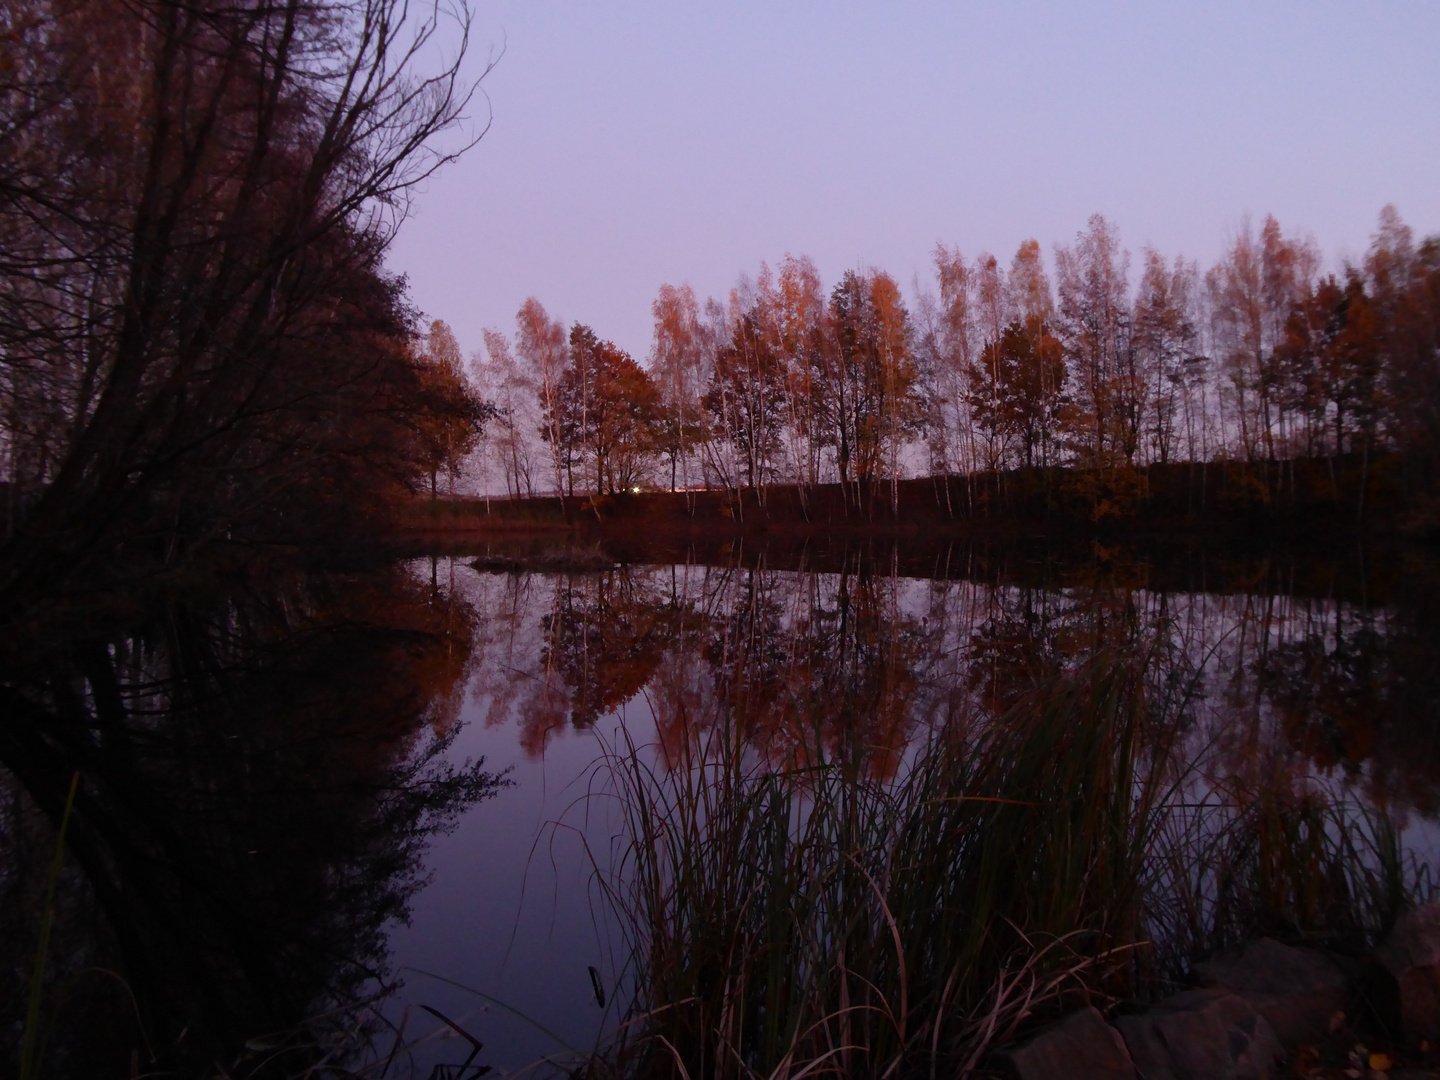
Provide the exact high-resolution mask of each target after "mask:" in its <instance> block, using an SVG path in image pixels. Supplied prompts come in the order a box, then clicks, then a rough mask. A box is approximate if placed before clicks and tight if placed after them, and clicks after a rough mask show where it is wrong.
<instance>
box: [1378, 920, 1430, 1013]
mask: <svg viewBox="0 0 1440 1080" xmlns="http://www.w3.org/2000/svg"><path fill="white" fill-rule="evenodd" d="M1375 959H1377V960H1378V961H1380V963H1381V965H1383V966H1384V968H1385V970H1387V971H1388V972H1389V973H1390V974H1391V975H1393V976H1394V978H1395V983H1396V987H1397V989H1398V990H1399V994H1400V1022H1401V1024H1402V1025H1403V1026H1404V1029H1405V1037H1406V1038H1407V1039H1409V1040H1410V1041H1411V1042H1418V1041H1420V1040H1421V1039H1429V1040H1431V1041H1432V1042H1433V1041H1437V1040H1440V904H1433V903H1432V904H1426V905H1425V906H1423V907H1418V908H1416V909H1415V910H1414V911H1411V912H1408V913H1407V914H1405V915H1403V916H1401V918H1400V920H1399V921H1398V922H1397V923H1396V924H1395V929H1393V930H1391V931H1390V936H1389V937H1388V938H1386V939H1385V944H1383V945H1381V946H1380V947H1379V948H1378V949H1376V950H1375Z"/></svg>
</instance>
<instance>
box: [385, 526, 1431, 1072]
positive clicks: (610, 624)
mask: <svg viewBox="0 0 1440 1080" xmlns="http://www.w3.org/2000/svg"><path fill="white" fill-rule="evenodd" d="M945 554H946V555H948V558H946V557H944V556H942V555H941V553H939V552H923V553H916V552H915V551H914V550H913V549H912V550H908V551H907V550H906V549H904V548H902V547H896V546H883V547H880V548H878V549H842V550H838V551H837V550H824V551H822V552H820V553H818V555H817V554H816V553H814V552H804V551H802V552H799V553H796V552H794V551H782V552H779V553H778V554H776V553H772V552H769V551H765V550H759V551H757V550H754V549H752V550H751V551H749V552H745V551H741V550H738V549H737V550H736V551H735V552H733V554H732V557H731V558H729V559H724V560H716V563H718V564H715V563H712V564H711V565H694V564H691V565H628V566H623V567H616V568H615V569H612V570H608V571H593V570H592V571H587V572H580V573H565V572H549V573H534V572H484V571H476V570H475V569H472V568H471V566H470V565H469V562H470V558H469V557H468V556H457V557H455V558H449V559H438V560H436V561H435V562H434V564H433V566H432V565H430V564H420V565H417V571H418V572H419V573H420V574H421V575H422V577H428V576H429V575H430V574H431V572H432V570H433V573H434V579H435V581H436V585H437V589H438V590H439V591H441V592H443V593H444V594H445V595H446V596H447V597H448V598H450V602H454V603H458V604H463V605H465V606H466V607H468V608H469V609H470V610H472V611H474V612H475V613H477V631H476V637H475V647H474V653H473V658H472V669H471V671H470V673H469V675H468V687H467V690H466V692H465V703H464V706H463V708H462V710H461V712H460V714H459V717H458V720H457V722H458V724H459V725H460V729H459V734H458V735H457V737H456V741H455V743H454V745H453V747H452V749H451V751H450V752H451V753H453V754H457V755H460V756H462V757H463V756H472V757H478V756H482V755H483V756H484V757H485V758H486V760H487V763H488V765H489V766H499V767H504V768H508V769H509V770H510V772H509V773H508V776H509V778H510V779H511V780H512V781H513V782H514V785H515V786H514V787H512V788H510V789H507V790H505V791H502V792H501V793H499V795H498V796H497V798H496V799H495V800H494V801H493V802H488V803H485V804H482V805H480V806H478V807H476V808H475V809H474V810H473V811H472V812H470V813H468V814H467V815H465V816H464V817H463V818H462V819H461V820H460V822H459V825H458V828H457V829H456V830H455V831H454V832H453V833H451V834H450V835H447V836H445V837H444V838H442V839H439V840H437V841H436V842H434V844H433V845H432V847H431V849H430V854H429V856H428V865H429V866H430V867H431V869H432V871H433V874H434V879H433V881H432V882H431V884H430V885H429V886H428V887H427V888H426V889H425V890H424V891H423V892H421V893H420V894H419V895H418V897H417V898H416V900H415V908H414V917H413V920H412V922H411V924H410V925H409V926H408V927H407V928H404V929H402V930H397V931H395V932H393V933H392V934H391V937H390V943H391V947H392V950H393V959H394V962H395V963H396V964H397V965H398V967H399V968H400V969H401V972H402V976H403V978H404V979H405V984H406V985H405V987H404V989H403V990H402V991H401V993H400V994H399V995H398V997H397V1003H396V1005H392V1009H393V1008H395V1007H402V1008H403V1004H402V1003H408V1004H409V1005H411V1006H412V1014H413V1012H414V1009H413V1007H414V1006H419V1005H422V1004H424V1005H430V1006H431V1007H433V1008H437V1009H439V1010H440V1011H441V1012H442V1013H444V1014H445V1015H446V1016H447V1017H449V1018H451V1019H453V1020H455V1021H456V1022H457V1023H458V1024H459V1025H460V1026H462V1027H464V1028H465V1029H466V1030H467V1031H470V1032H471V1033H473V1034H474V1035H475V1036H476V1037H478V1038H480V1039H482V1040H483V1041H484V1042H485V1043H486V1049H485V1051H484V1055H483V1057H484V1060H486V1061H488V1062H490V1063H493V1064H495V1065H497V1066H499V1067H502V1068H505V1069H514V1068H519V1067H521V1066H523V1065H526V1064H529V1063H531V1062H534V1061H536V1060H538V1059H540V1058H541V1057H544V1056H546V1055H557V1056H559V1057H561V1058H563V1057H565V1056H566V1055H567V1054H573V1053H575V1052H577V1051H582V1052H583V1051H585V1050H589V1049H591V1048H593V1047H595V1046H597V1045H599V1044H601V1043H602V1042H603V1041H604V1039H605V1038H606V1036H607V1034H609V1033H610V1032H613V1030H614V1029H615V1027H616V1026H617V1025H618V1024H620V1023H621V1022H622V1020H623V1006H624V1002H625V1001H626V1000H627V993H628V989H629V987H630V985H631V984H630V980H631V979H633V974H634V971H633V968H631V967H628V966H627V964H629V962H630V961H631V959H632V957H631V956H630V954H629V952H628V942H627V939H626V936H625V932H624V930H625V927H624V925H623V920H620V921H618V922H617V919H616V916H615V913H614V911H613V910H612V909H611V907H610V905H609V904H607V900H606V885H607V882H608V881H609V879H610V878H612V877H615V876H617V875H618V876H623V874H624V869H623V866H624V863H623V850H622V849H623V843H622V842H621V841H622V836H623V834H624V823H623V815H622V814H620V813H619V812H618V811H617V810H616V807H615V787H616V785H615V779H614V776H613V771H612V770H613V767H614V764H615V758H616V756H617V755H619V756H623V755H624V754H625V753H626V752H627V750H628V744H632V743H633V744H634V746H635V748H636V749H637V750H640V751H641V752H643V753H644V754H645V755H646V758H645V759H646V761H647V762H649V763H650V764H651V766H652V767H653V768H654V769H656V770H657V771H662V772H663V771H664V770H667V769H671V768H676V767H681V768H683V767H685V762H687V761H689V760H691V759H690V758H688V756H687V746H693V745H694V744H695V743H696V742H697V740H703V739H704V738H705V737H706V735H707V733H712V732H714V731H716V730H720V729H726V730H734V731H736V732H738V733H740V734H741V737H742V738H743V740H744V743H745V746H746V748H747V752H748V753H749V754H750V755H752V756H753V758H754V760H755V761H756V762H758V763H763V765H762V767H766V768H772V769H783V768H785V767H786V766H787V763H788V764H790V765H792V766H793V764H794V763H795V762H796V760H797V755H799V756H803V757H804V758H805V760H813V759H816V758H825V759H827V760H845V761H851V762H858V763H859V764H860V767H861V768H862V769H863V770H864V771H865V772H866V773H868V774H869V775H871V776H873V777H875V778H877V779H880V780H882V781H883V780H885V779H888V778H892V777H894V776H896V775H897V774H899V773H901V772H903V771H904V770H905V769H906V767H907V764H906V763H907V760H908V757H909V756H910V755H913V754H914V753H915V752H916V750H917V748H918V747H921V746H923V745H925V744H926V742H927V740H929V739H930V738H931V737H932V736H933V734H934V732H935V731H937V730H939V729H943V728H944V727H945V726H946V725H954V724H958V723H964V724H970V725H973V724H976V723H979V722H984V721H986V720H987V719H988V720H989V721H990V722H993V721H994V719H995V718H996V717H1000V716H1003V715H1004V714H1005V712H1006V710H1007V709H1010V708H1012V707H1014V706H1015V705H1016V703H1017V702H1020V701H1022V700H1023V699H1024V697H1025V695H1026V694H1027V693H1029V692H1032V691H1033V689H1034V688H1035V687H1036V686H1037V685H1039V684H1041V683H1042V682H1043V680H1045V679H1046V678H1053V677H1054V674H1055V672H1057V671H1064V670H1066V669H1074V668H1076V667H1077V666H1078V665H1080V664H1082V663H1083V662H1084V660H1085V659H1086V658H1087V657H1090V656H1093V655H1094V654H1096V653H1097V652H1101V651H1105V652H1109V653H1111V654H1114V655H1118V656H1136V655H1143V656H1145V657H1148V658H1149V659H1148V663H1149V665H1150V667H1151V669H1152V677H1153V679H1154V681H1155V683H1156V684H1158V685H1165V684H1169V685H1172V686H1179V687H1180V693H1181V694H1182V696H1183V697H1184V699H1185V701H1186V708H1185V715H1184V728H1183V731H1182V732H1180V733H1179V737H1178V738H1177V741H1176V743H1175V745H1174V747H1173V752H1174V753H1175V754H1176V755H1177V757H1179V758H1180V759H1182V760H1183V761H1184V762H1185V763H1186V764H1187V765H1188V766H1189V769H1190V771H1189V773H1188V774H1187V775H1186V776H1185V777H1184V779H1183V783H1184V785H1185V787H1186V790H1187V791H1189V792H1191V796H1189V797H1193V798H1203V797H1205V796H1209V797H1212V798H1213V797H1214V793H1215V792H1217V791H1220V792H1226V791H1231V790H1233V789H1235V788H1236V787H1237V786H1240V787H1243V788H1246V789H1251V788H1253V787H1255V786H1256V785H1258V784H1260V783H1262V782H1264V781H1265V780H1266V779H1268V778H1271V777H1273V776H1275V775H1277V774H1284V775H1285V776H1286V777H1288V778H1289V781H1288V782H1290V783H1292V784H1296V785H1300V786H1305V787H1308V788H1309V789H1312V790H1318V791H1322V792H1324V793H1325V796H1326V797H1327V798H1330V799H1333V800H1335V801H1336V802H1338V803H1340V804H1342V805H1358V806H1365V807H1377V806H1378V807H1385V808H1387V809H1388V810H1390V811H1393V812H1394V813H1395V815H1396V816H1397V820H1399V821H1400V822H1401V824H1402V827H1403V828H1404V830H1405V831H1404V837H1405V844H1406V845H1407V851H1408V852H1409V854H1410V855H1411V856H1412V857H1413V858H1414V859H1415V860H1416V863H1415V868H1416V869H1417V871H1419V870H1420V868H1421V867H1423V866H1428V864H1429V861H1430V858H1431V852H1432V848H1433V840H1434V831H1433V827H1432V822H1433V818H1434V814H1435V811H1436V808H1437V795H1440V746H1437V743H1436V741H1435V739H1434V734H1433V733H1434V730H1435V723H1436V720H1437V711H1436V704H1437V702H1440V675H1437V673H1436V671H1435V666H1434V663H1433V657H1434V656H1435V651H1434V650H1435V644H1436V641H1437V636H1436V635H1437V623H1436V621H1435V615H1436V610H1435V608H1434V607H1433V606H1432V604H1433V594H1429V593H1427V592H1426V591H1425V590H1426V589H1427V588H1428V586H1427V585H1421V584H1416V585H1415V586H1414V587H1413V588H1412V587H1410V586H1409V585H1408V584H1407V585H1401V584H1400V582H1407V583H1408V582H1420V581H1423V580H1425V571H1424V569H1423V566H1421V565H1420V564H1417V566H1416V567H1412V568H1409V569H1406V568H1404V567H1402V566H1399V565H1397V564H1396V563H1395V562H1394V561H1393V560H1392V561H1391V562H1389V563H1387V564H1386V565H1384V567H1383V569H1382V570H1381V572H1379V573H1377V572H1375V570H1374V569H1373V568H1371V567H1367V566H1366V565H1365V558H1364V554H1363V553H1362V552H1360V551H1358V550H1356V551H1354V552H1348V553H1346V552H1342V553H1340V554H1338V555H1337V554H1334V553H1331V554H1329V555H1326V556H1316V555H1314V554H1313V553H1312V554H1309V555H1307V556H1297V555H1293V554H1292V555H1285V554H1278V555H1277V554H1273V553H1269V552H1261V553H1258V554H1256V553H1238V554H1237V553H1235V552H1233V551H1232V552H1225V553H1222V555H1221V556H1218V557H1217V556H1216V555H1215V554H1214V553H1212V552H1203V551H1201V552H1195V551H1190V552H1181V553H1179V554H1178V555H1177V554H1175V553H1173V552H1167V553H1166V555H1168V556H1169V557H1168V558H1165V559H1154V558H1148V559H1147V558H1145V557H1144V556H1143V554H1142V556H1141V557H1139V558H1137V557H1135V553H1134V552H1125V551H1119V550H1116V551H1107V550H1106V549H1104V548H1099V549H1092V550H1090V551H1088V552H1081V553H1079V554H1078V555H1077V553H1075V552H1073V551H1056V550H1051V549H1046V548H1044V547H1041V548H1039V549H1037V550H1034V551H1031V552H1028V553H1026V552H1011V553H1002V555H1001V557H999V558H996V557H995V556H994V555H993V554H992V553H977V552H975V551H973V550H951V551H949V552H947V553H945ZM1007 555H1008V558H1007V557H1006V556H1007ZM1017 556H1018V557H1017ZM807 562H808V563H810V564H812V565H807ZM816 563H818V564H819V567H818V568H816V567H815V566H814V565H813V564H816ZM947 564H948V565H947ZM481 565H491V566H493V565H495V560H494V558H493V553H489V552H481ZM925 570H928V571H929V572H928V573H924V572H923V571H925ZM1202 585H1209V586H1210V588H1209V590H1207V589H1204V588H1201V587H1200V586H1202ZM591 967H594V968H595V969H596V971H597V972H598V977H599V979H600V982H601V986H602V989H604V990H605V991H606V995H607V1005H608V1008H602V1007H601V1006H600V1005H599V1004H598V1003H597V997H596V993H595V987H594V985H593V983H592V979H591V977H590V973H589V969H590V968H591ZM442 980H449V981H442ZM462 987H465V988H468V989H462ZM617 1002H618V1006H617ZM424 1020H425V1022H426V1023H427V1024H428V1026H429V1027H430V1028H435V1029H438V1030H440V1031H442V1032H444V1030H445V1029H444V1025H440V1024H437V1023H436V1022H435V1021H434V1020H433V1019H431V1018H429V1017H424ZM413 1022H415V1021H413V1020H412V1023H413ZM467 1052H468V1050H467ZM464 1056H465V1055H464V1054H463V1053H462V1054H459V1055H458V1056H456V1054H455V1045H454V1040H451V1042H450V1044H448V1045H446V1044H443V1043H437V1044H436V1045H433V1046H431V1047H427V1048H426V1049H425V1050H424V1051H423V1052H422V1055H421V1059H420V1060H422V1061H423V1062H424V1063H425V1064H427V1065H428V1064H430V1063H433V1062H437V1061H451V1060H453V1061H455V1062H458V1061H461V1060H463V1059H464Z"/></svg>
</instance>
